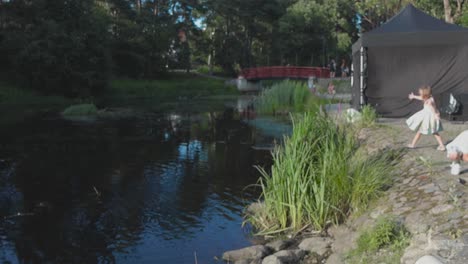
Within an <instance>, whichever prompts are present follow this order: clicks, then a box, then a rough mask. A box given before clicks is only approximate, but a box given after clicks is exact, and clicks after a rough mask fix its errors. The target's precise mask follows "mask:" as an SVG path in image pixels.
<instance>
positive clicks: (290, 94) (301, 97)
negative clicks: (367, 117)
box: [256, 80, 327, 114]
mask: <svg viewBox="0 0 468 264" xmlns="http://www.w3.org/2000/svg"><path fill="white" fill-rule="evenodd" d="M326 101H327V100H325V99H320V98H318V97H316V96H315V95H313V94H312V93H311V92H310V91H309V88H308V87H307V84H306V83H305V82H298V81H290V80H286V81H282V82H279V83H275V84H273V85H272V86H271V88H268V89H265V90H264V91H263V92H262V93H261V94H260V95H259V96H258V98H257V101H256V110H257V111H258V112H259V113H263V114H276V113H287V112H302V111H308V110H315V109H316V108H318V106H319V105H321V104H324V103H325V102H326Z"/></svg>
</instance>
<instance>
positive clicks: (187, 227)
mask: <svg viewBox="0 0 468 264" xmlns="http://www.w3.org/2000/svg"><path fill="white" fill-rule="evenodd" d="M36 125H40V124H36ZM32 126H34V125H32ZM34 127H35V126H34ZM56 127H57V128H56V129H55V130H51V129H49V127H47V128H45V129H44V131H42V130H41V129H39V128H37V127H35V129H34V131H35V132H36V134H35V135H34V136H31V135H29V134H27V133H24V134H21V133H19V134H20V135H19V138H20V139H19V140H17V143H14V145H13V148H14V149H16V150H17V151H18V152H21V154H20V155H17V156H16V159H17V160H18V166H17V170H16V172H15V175H14V183H15V187H16V188H17V190H18V192H19V193H21V194H22V197H23V200H22V202H23V206H24V211H26V212H35V213H36V215H35V216H34V217H25V218H21V219H18V221H16V224H15V225H14V232H13V231H12V232H11V233H10V234H9V237H10V239H11V240H13V241H14V243H15V246H16V250H17V254H18V257H19V259H20V260H21V261H23V262H26V263H29V262H33V263H34V262H48V261H49V262H64V263H70V262H73V263H74V262H81V263H94V262H114V261H115V259H114V253H115V252H120V251H125V250H127V249H128V248H129V247H132V246H134V245H136V243H137V241H139V240H140V239H141V235H142V232H148V231H145V228H148V226H150V228H154V229H158V228H159V230H156V231H154V230H152V231H151V232H156V233H155V235H158V236H162V237H163V238H165V239H174V238H177V237H178V236H181V235H183V236H184V237H185V236H190V234H191V233H196V232H197V230H198V228H197V227H199V226H201V225H203V221H204V220H203V219H202V218H203V217H206V216H203V213H204V211H205V210H206V208H207V207H209V206H213V205H212V204H210V201H211V200H210V199H215V200H216V201H215V203H220V204H221V206H222V207H225V208H230V207H231V208H230V209H232V210H236V204H237V205H239V206H240V204H241V201H240V200H238V198H237V197H238V196H239V194H240V193H241V192H242V191H243V188H244V187H245V186H246V185H248V184H251V183H254V182H256V177H257V176H256V175H255V174H254V173H252V171H253V168H252V159H253V155H254V154H253V151H252V150H251V149H250V148H249V145H247V144H245V145H242V144H240V142H249V141H251V139H250V138H249V137H250V135H251V133H250V130H249V128H248V127H247V126H246V125H244V124H242V123H241V122H240V121H239V120H236V119H235V118H233V116H230V115H229V113H228V114H227V115H226V114H222V115H218V114H214V113H211V114H205V115H203V116H201V117H200V116H190V117H189V118H186V117H184V116H181V117H180V119H177V118H176V119H174V118H165V117H155V116H153V117H145V118H142V119H140V120H133V121H132V120H127V121H125V122H115V123H110V124H109V123H97V124H92V125H89V124H88V125H70V124H68V123H63V124H61V125H60V126H56ZM49 133H50V135H49ZM21 135H22V136H21ZM21 138H22V139H23V140H21ZM213 139H217V143H215V142H214V141H212V140H213ZM94 187H95V188H96V189H97V191H98V192H99V193H100V195H98V194H96V193H95V191H94ZM213 193H214V195H213ZM233 204H234V206H233ZM239 208H240V207H239Z"/></svg>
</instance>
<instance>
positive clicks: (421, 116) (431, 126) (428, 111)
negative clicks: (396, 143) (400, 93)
mask: <svg viewBox="0 0 468 264" xmlns="http://www.w3.org/2000/svg"><path fill="white" fill-rule="evenodd" d="M408 98H409V99H410V100H413V99H416V100H420V101H423V102H424V106H423V109H422V110H421V111H419V112H417V113H415V114H414V115H412V116H411V117H410V118H408V119H407V120H406V124H407V125H408V127H409V128H410V129H411V130H413V131H417V132H416V135H415V136H414V138H413V141H412V142H411V144H409V145H408V148H414V147H415V146H416V143H417V142H418V140H419V138H421V135H422V134H424V135H434V137H435V138H436V140H437V142H438V143H439V146H438V147H437V150H440V151H444V150H445V146H444V143H443V142H442V137H441V136H440V135H439V132H440V131H442V130H443V128H442V124H441V122H440V113H439V110H437V107H436V104H435V101H434V98H433V97H432V92H431V87H429V86H422V87H421V88H419V95H414V94H413V93H410V94H409V95H408Z"/></svg>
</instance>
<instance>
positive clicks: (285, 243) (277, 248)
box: [266, 240, 292, 252]
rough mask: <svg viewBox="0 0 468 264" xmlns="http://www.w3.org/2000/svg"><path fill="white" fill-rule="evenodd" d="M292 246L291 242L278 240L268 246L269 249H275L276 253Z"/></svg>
mask: <svg viewBox="0 0 468 264" xmlns="http://www.w3.org/2000/svg"><path fill="white" fill-rule="evenodd" d="M291 244H292V241H291V240H276V241H273V242H270V243H268V244H266V246H267V247H269V248H271V249H273V250H274V251H275V252H276V251H280V250H283V249H286V248H287V247H289V246H290V245H291Z"/></svg>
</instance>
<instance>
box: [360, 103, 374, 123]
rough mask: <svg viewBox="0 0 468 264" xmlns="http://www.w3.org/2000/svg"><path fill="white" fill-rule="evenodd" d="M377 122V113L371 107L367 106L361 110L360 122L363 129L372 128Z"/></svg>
mask: <svg viewBox="0 0 468 264" xmlns="http://www.w3.org/2000/svg"><path fill="white" fill-rule="evenodd" d="M376 120H377V113H376V112H375V109H374V108H373V107H372V106H370V105H365V106H364V107H363V108H362V109H361V119H360V121H359V122H360V125H361V126H362V127H372V126H373V125H374V124H375V121H376Z"/></svg>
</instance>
